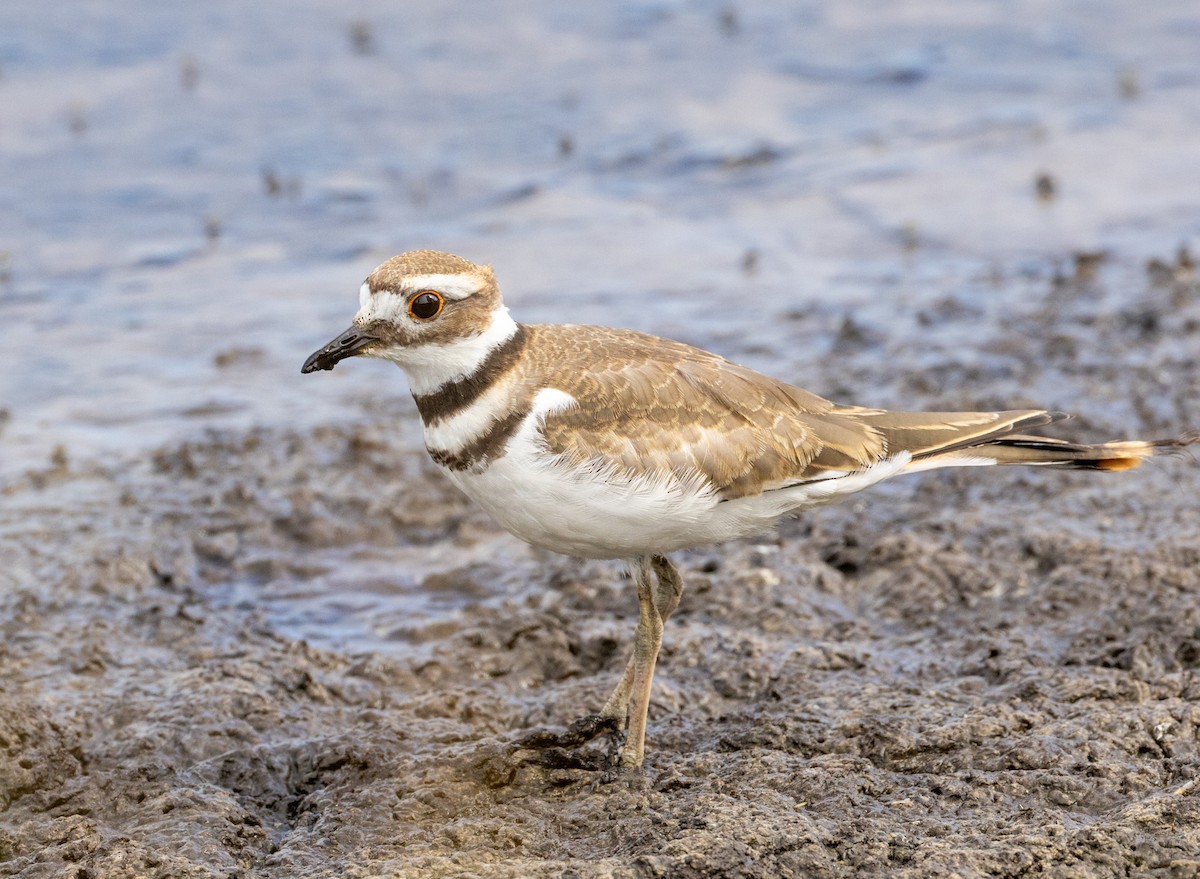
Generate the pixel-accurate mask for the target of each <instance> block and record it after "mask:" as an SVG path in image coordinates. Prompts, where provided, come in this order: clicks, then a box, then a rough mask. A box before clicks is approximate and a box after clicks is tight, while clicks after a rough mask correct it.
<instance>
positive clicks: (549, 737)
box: [509, 714, 625, 772]
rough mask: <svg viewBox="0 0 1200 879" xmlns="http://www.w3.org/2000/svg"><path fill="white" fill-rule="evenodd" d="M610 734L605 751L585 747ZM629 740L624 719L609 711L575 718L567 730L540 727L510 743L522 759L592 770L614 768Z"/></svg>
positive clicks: (549, 765) (554, 765)
mask: <svg viewBox="0 0 1200 879" xmlns="http://www.w3.org/2000/svg"><path fill="white" fill-rule="evenodd" d="M601 736H607V737H608V748H607V749H606V750H605V751H604V752H598V751H596V750H594V749H584V748H583V746H584V745H587V744H588V743H590V742H592V741H594V740H596V739H598V738H600V737H601ZM624 741H625V733H624V732H623V731H622V730H621V724H620V722H619V721H618V720H617V719H616V718H615V717H611V716H609V715H605V714H588V715H585V716H584V717H580V718H579V719H578V720H575V721H573V722H572V723H571V724H570V726H568V727H567V728H566V729H564V730H552V729H537V730H534V731H533V732H531V733H527V734H526V735H524V736H522V737H521V738H519V739H517V740H516V741H514V742H513V743H512V744H511V745H510V746H509V753H510V754H519V753H521V752H526V753H524V754H522V755H521V757H520V760H519V762H520V763H523V764H532V765H535V766H541V767H543V768H546V769H583V770H587V771H592V772H598V771H606V770H610V769H612V768H613V767H614V766H615V765H616V762H617V755H618V753H619V752H620V749H621V745H622V744H623V743H624Z"/></svg>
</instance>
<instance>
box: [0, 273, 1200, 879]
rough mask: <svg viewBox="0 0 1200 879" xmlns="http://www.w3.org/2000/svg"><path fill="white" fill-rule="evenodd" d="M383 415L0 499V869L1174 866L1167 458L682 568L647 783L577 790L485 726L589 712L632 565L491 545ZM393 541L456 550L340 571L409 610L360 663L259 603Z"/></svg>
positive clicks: (787, 530) (959, 499) (963, 490)
mask: <svg viewBox="0 0 1200 879" xmlns="http://www.w3.org/2000/svg"><path fill="white" fill-rule="evenodd" d="M1164 295H1165V294H1164ZM1170 295H1171V296H1174V300H1171V301H1174V302H1175V305H1174V306H1173V307H1172V310H1171V312H1170V313H1168V312H1167V311H1166V310H1165V309H1166V305H1165V303H1167V302H1168V301H1169V298H1170V297H1169V296H1168V297H1167V298H1163V299H1162V300H1161V301H1162V302H1163V303H1164V305H1163V310H1162V312H1161V313H1160V314H1159V318H1160V319H1159V320H1158V321H1157V322H1156V324H1155V325H1156V326H1157V327H1158V328H1159V329H1158V330H1157V331H1156V335H1155V338H1154V340H1152V341H1151V342H1148V343H1147V344H1148V346H1149V347H1148V348H1146V349H1144V351H1151V352H1153V351H1156V350H1157V351H1162V352H1170V351H1171V350H1173V346H1175V345H1176V344H1178V343H1182V342H1184V341H1187V342H1188V344H1190V343H1191V341H1192V340H1194V337H1195V333H1196V332H1197V327H1198V326H1200V323H1198V322H1196V321H1194V320H1191V319H1187V318H1186V316H1187V315H1188V314H1192V313H1193V312H1196V310H1197V308H1198V307H1200V306H1198V305H1197V303H1198V302H1200V297H1197V296H1196V291H1195V288H1194V286H1193V287H1177V288H1176V289H1174V290H1173V292H1171V293H1170ZM1058 296H1060V294H1058V293H1055V292H1054V290H1053V288H1052V287H1048V288H1047V300H1046V301H1047V302H1050V301H1053V300H1054V299H1055V297H1058ZM1142 301H1143V302H1145V301H1147V300H1145V299H1143V300H1142ZM1180 317H1183V318H1185V319H1179V318H1180ZM1104 326H1113V327H1117V326H1118V324H1116V323H1114V324H1111V325H1110V324H1106V323H1103V322H1097V323H1094V324H1093V326H1092V328H1091V329H1090V330H1088V332H1091V333H1092V334H1093V338H1092V340H1091V341H1092V342H1093V343H1101V342H1103V341H1104V339H1103V331H1102V330H1099V329H1097V327H1104ZM1075 332H1077V333H1078V332H1082V330H1080V329H1079V328H1078V327H1076V329H1075ZM1113 332H1118V333H1121V332H1126V330H1124V329H1120V328H1119V327H1118V329H1115V330H1113ZM1008 333H1012V337H1011V338H1009V339H1008V342H1009V344H1012V345H1018V344H1021V343H1022V341H1023V340H1024V339H1025V338H1026V337H1024V336H1022V327H1021V326H1020V324H1019V322H1018V323H1017V324H1014V325H1013V326H1012V327H1009V328H999V329H995V330H994V332H993V335H992V336H991V337H989V338H988V339H986V340H985V343H986V344H988V345H991V346H993V347H994V346H995V345H997V344H998V343H999V342H1000V341H1001V340H1003V338H1004V337H1005V336H1006V334H1008ZM1185 337H1186V338H1185ZM1073 350H1076V351H1077V352H1084V351H1094V352H1097V353H1095V354H1094V355H1087V354H1084V353H1077V354H1076V355H1075V356H1074V357H1068V358H1060V359H1059V360H1058V361H1056V362H1055V363H1054V364H1052V365H1046V366H1044V367H1043V369H1044V370H1059V371H1061V372H1062V373H1063V374H1064V375H1068V374H1071V373H1073V372H1075V371H1077V370H1083V369H1084V368H1085V367H1086V366H1087V360H1088V358H1089V357H1091V356H1095V357H1096V358H1097V359H1105V358H1106V355H1103V354H1102V352H1103V351H1105V350H1107V349H1105V348H1104V347H1103V345H1100V344H1089V345H1087V346H1081V347H1078V348H1076V349H1073ZM850 356H852V355H850ZM964 365H965V364H959V367H960V368H961V367H962V366H964ZM1173 368H1174V369H1175V373H1174V376H1173V379H1172V380H1173V381H1174V382H1175V383H1176V385H1177V387H1179V388H1180V389H1186V388H1195V387H1196V385H1197V383H1198V382H1200V368H1198V366H1197V363H1196V362H1195V361H1192V362H1190V363H1187V364H1179V363H1175V364H1174V367H1173ZM1085 371H1086V370H1085ZM1089 375H1090V376H1091V378H1090V379H1089V380H1091V381H1100V382H1103V381H1105V380H1106V375H1105V374H1104V373H1103V372H1101V373H1098V374H1097V373H1095V372H1091V373H1089ZM1119 375H1126V373H1125V372H1123V371H1120V370H1115V369H1114V370H1113V372H1112V374H1111V376H1107V377H1108V378H1112V379H1113V382H1114V384H1115V386H1117V387H1118V388H1120V389H1121V391H1122V393H1125V392H1126V391H1128V390H1130V389H1129V388H1127V387H1121V386H1122V384H1123V383H1128V382H1133V383H1134V384H1136V383H1137V381H1138V379H1137V377H1136V376H1134V377H1133V378H1129V377H1128V376H1127V377H1126V378H1124V379H1118V378H1117V376H1119ZM897 380H900V379H897ZM999 384H1001V385H1002V384H1003V381H1000V382H999ZM981 393H982V395H983V396H984V397H985V398H986V397H987V395H988V391H987V388H986V387H984V388H983V389H982V391H981ZM918 402H926V401H923V400H918ZM396 406H397V407H399V408H403V406H404V404H403V402H402V398H401V397H399V396H398V397H397V403H396ZM1164 420H1165V421H1167V422H1168V423H1167V424H1166V425H1163V429H1168V430H1169V429H1174V428H1175V424H1173V423H1170V416H1169V415H1168V416H1167V417H1166V418H1165V419H1164ZM393 424H394V422H393V421H392V420H391V419H390V418H388V419H384V420H380V421H376V422H369V421H363V422H361V423H357V424H354V425H351V426H346V425H341V426H337V427H334V426H327V427H323V428H319V429H316V430H312V431H281V430H278V429H259V430H253V431H249V432H244V433H239V432H214V433H210V434H209V435H207V436H203V437H198V438H197V439H196V440H194V441H192V442H188V443H185V444H182V445H179V446H175V447H168V448H163V449H160V450H159V451H158V452H156V453H154V454H153V455H150V456H148V457H142V458H138V459H128V460H115V461H108V462H103V463H91V464H83V463H81V464H73V463H71V462H70V461H60V462H59V463H58V464H57V465H52V466H49V467H47V468H43V469H42V470H40V471H38V472H36V473H31V474H27V476H26V478H25V480H24V481H22V482H15V483H12V484H10V485H9V486H8V487H7V488H6V489H5V496H4V501H5V503H4V505H3V509H4V512H3V515H2V517H0V525H2V527H3V529H4V541H3V550H2V554H3V558H2V559H0V570H2V571H3V572H4V573H3V574H0V577H2V578H3V581H4V588H3V591H2V593H0V594H2V598H0V601H2V602H3V606H2V616H0V619H2V620H3V623H2V625H3V629H2V632H0V634H2V641H0V667H2V669H3V675H2V676H0V681H2V684H0V748H2V749H3V758H4V759H3V761H0V806H3V811H2V812H0V818H2V820H0V875H4V876H21V877H35V876H58V875H73V876H126V875H128V876H163V877H167V876H197V877H198V876H255V877H270V876H281V877H282V876H323V875H343V876H374V875H397V876H414V877H416V876H422V877H424V876H513V877H516V876H560V875H576V876H631V877H632V876H639V877H640V876H651V875H665V876H738V875H741V876H804V875H814V874H815V875H832V876H836V875H854V874H862V873H872V872H887V873H888V874H890V875H901V876H904V875H911V876H930V875H946V876H950V875H955V876H962V875H980V876H982V875H992V876H995V875H1000V876H1018V875H1028V874H1029V873H1030V872H1046V873H1047V874H1049V875H1062V876H1068V875H1070V876H1092V875H1119V874H1129V873H1133V874H1138V875H1159V876H1164V877H1165V876H1187V875H1195V874H1196V873H1197V871H1200V858H1198V854H1197V853H1200V830H1198V829H1197V828H1200V797H1198V796H1197V794H1196V793H1195V784H1196V779H1197V778H1200V774H1198V773H1200V750H1198V747H1197V742H1198V730H1200V681H1197V679H1196V675H1195V671H1196V668H1197V666H1198V665H1200V608H1198V604H1197V601H1196V594H1197V589H1198V588H1200V582H1198V577H1200V575H1198V574H1197V571H1198V566H1197V562H1200V548H1198V547H1197V544H1196V540H1195V536H1196V534H1197V533H1200V511H1198V509H1197V507H1196V505H1195V503H1194V498H1193V493H1192V492H1191V491H1190V490H1189V489H1188V486H1189V485H1191V484H1192V483H1193V482H1194V479H1195V462H1194V460H1190V459H1188V458H1186V457H1182V458H1178V459H1171V460H1165V461H1161V462H1155V463H1154V464H1153V465H1151V466H1148V467H1145V468H1143V469H1141V470H1139V471H1137V472H1135V473H1130V474H1121V475H1116V476H1110V477H1107V478H1098V477H1094V476H1091V475H1088V474H1072V473H1028V472H1021V471H1011V472H1005V473H989V474H986V478H985V477H981V476H979V475H978V474H974V473H969V472H954V473H948V474H929V475H927V476H925V477H923V478H919V479H913V480H908V481H903V482H898V483H896V484H891V485H888V486H884V487H882V488H881V489H878V490H875V491H873V492H870V493H868V494H864V495H862V496H860V497H859V498H856V499H855V500H854V501H853V502H852V503H850V504H847V505H844V506H842V507H834V508H830V509H828V510H822V511H816V512H814V513H811V514H809V515H806V516H805V517H803V518H801V519H799V520H797V521H794V522H789V523H786V524H785V525H783V526H782V527H781V529H780V531H779V532H778V533H777V534H774V535H768V536H765V537H763V538H761V539H759V540H754V541H744V542H740V543H735V544H730V545H727V546H724V547H718V548H711V549H702V550H695V551H691V552H686V553H681V554H679V559H678V560H679V562H680V565H681V569H682V571H683V573H684V577H685V582H686V592H685V595H684V599H683V603H682V605H681V607H680V609H679V611H678V613H677V615H676V616H675V617H674V618H673V619H672V620H671V623H670V625H669V627H668V631H667V636H666V642H665V648H664V655H663V659H662V662H661V665H660V672H659V676H658V678H657V679H656V689H655V694H654V699H653V703H652V708H651V727H650V738H649V746H650V750H649V756H648V760H647V765H646V771H645V774H644V776H641V777H638V778H632V779H631V778H624V779H619V780H617V781H615V782H610V783H601V782H600V781H598V776H597V774H596V773H591V772H585V771H578V770H564V769H545V768H540V767H538V766H534V765H530V764H520V763H514V762H512V758H511V756H510V755H509V753H508V751H507V743H509V742H511V741H513V740H514V739H515V738H516V737H518V736H519V735H520V734H522V733H524V732H527V731H528V730H529V729H531V728H534V727H538V726H543V725H551V726H554V725H562V724H565V723H567V722H569V721H570V720H572V719H573V718H574V717H575V716H577V715H579V714H582V713H584V712H585V711H588V710H592V709H594V708H595V706H596V705H597V704H598V702H599V701H600V700H601V699H602V698H603V696H604V694H605V692H606V690H607V688H608V687H609V686H611V683H612V681H613V680H614V679H615V677H616V675H617V674H618V673H619V671H620V669H621V667H622V663H623V660H624V652H625V650H626V649H627V646H628V644H629V639H630V637H631V634H632V625H633V615H634V612H635V608H636V602H635V601H634V599H633V596H632V595H631V588H630V584H629V583H628V582H627V581H625V580H624V579H623V578H622V576H621V573H620V570H619V566H617V565H614V564H608V563H598V562H579V561H576V560H572V559H567V558H560V557H556V556H552V555H549V554H541V553H533V552H532V551H528V552H527V551H525V550H523V549H520V548H514V547H513V546H509V547H508V549H507V552H509V553H510V555H508V556H505V555H504V554H503V552H502V553H500V554H499V555H493V553H494V548H495V547H496V546H502V547H503V546H505V545H506V544H507V542H508V540H509V538H507V537H506V536H504V535H502V534H500V533H499V532H497V531H496V529H495V527H494V526H493V525H491V524H490V522H489V521H488V520H487V519H486V517H484V516H483V515H482V514H481V513H480V512H478V511H477V510H475V509H473V508H472V507H471V506H470V504H469V503H467V502H466V501H465V500H464V499H462V498H460V497H459V496H457V495H456V494H455V493H454V491H453V490H452V489H451V488H450V487H449V486H448V485H447V484H446V483H445V481H444V480H442V479H441V478H440V477H439V476H438V474H437V473H435V472H434V471H433V470H432V467H431V466H430V465H429V464H428V463H427V462H426V461H425V460H424V458H423V455H422V454H421V453H420V451H419V450H418V449H415V448H413V446H412V445H411V444H410V443H409V442H408V438H407V437H405V436H403V435H402V432H401V433H400V434H398V433H397V431H395V430H394V429H393ZM1068 429H1069V430H1074V431H1079V432H1080V433H1084V432H1089V431H1090V430H1091V429H1092V428H1091V426H1089V425H1086V424H1078V423H1072V424H1071V426H1070V427H1069V428H1068ZM1155 429H1157V428H1155ZM1139 432H1141V430H1140V429H1139ZM364 486H371V487H372V488H373V491H370V492H365V491H364V490H363V487H364ZM481 547H482V548H483V550H484V552H483V553H482V554H480V553H479V552H478V550H479V548H481ZM397 548H400V549H404V548H407V549H410V550H412V552H413V553H414V554H415V555H416V556H421V555H425V556H429V555H430V554H437V553H439V552H441V553H443V555H444V556H445V557H446V558H450V559H454V558H455V557H456V555H460V556H461V558H465V559H469V561H467V562H466V563H463V564H450V566H449V567H447V568H445V569H444V570H440V571H437V572H433V573H424V574H422V575H420V577H419V578H414V577H412V576H411V572H410V571H406V569H404V568H403V567H402V566H398V567H397V568H396V569H395V570H394V571H393V574H392V576H391V577H390V579H389V578H388V577H387V576H386V575H381V579H380V580H379V581H378V582H374V583H370V582H368V583H366V584H365V586H366V589H367V591H368V592H369V591H371V590H386V589H388V588H389V585H388V584H389V582H390V584H391V585H390V588H392V589H398V590H404V589H407V588H413V589H415V590H417V591H419V592H421V593H423V594H425V595H426V596H427V597H429V596H432V598H430V603H429V604H428V605H427V606H425V608H424V610H421V611H419V612H414V613H413V615H412V617H411V619H410V620H409V621H408V622H407V623H405V624H400V625H395V626H391V627H389V628H387V629H386V630H381V631H380V632H378V633H377V635H376V637H377V639H378V640H376V641H374V642H370V643H369V644H368V645H367V646H366V647H365V649H355V646H356V645H355V644H354V643H342V644H340V645H338V646H330V644H326V646H316V645H314V644H309V643H305V642H304V641H302V640H296V639H295V638H293V637H289V636H286V635H283V634H281V630H286V627H287V626H288V625H289V624H290V623H289V621H288V618H287V614H288V613H289V607H291V602H292V600H293V599H289V597H288V594H287V593H286V590H284V591H280V590H281V584H292V586H291V588H293V589H296V590H301V591H300V592H298V593H297V594H299V595H301V596H302V594H303V593H302V587H303V584H304V583H306V582H307V583H312V582H325V583H328V582H331V581H330V578H335V577H336V576H337V572H338V570H339V566H342V565H353V564H355V563H356V562H355V560H356V559H358V560H361V558H362V556H363V555H364V554H366V555H370V554H371V553H372V552H378V553H383V554H384V555H383V556H382V558H384V559H386V553H387V552H389V551H399V550H398V549H397ZM347 553H349V555H347ZM473 553H474V554H473ZM523 553H526V554H523ZM489 555H491V556H492V558H493V560H492V561H489V560H488V557H489ZM358 582H359V586H360V587H362V586H363V585H364V584H363V583H362V581H361V580H360V581H358ZM340 597H341V600H343V601H345V602H346V603H347V605H348V606H351V605H353V602H354V601H355V600H356V596H355V591H354V589H353V585H351V587H348V588H347V590H346V592H345V593H344V594H342V595H341V596H340ZM319 622H320V620H319V619H314V621H311V622H310V624H311V625H318V624H319ZM312 640H314V641H320V640H321V639H319V638H314V639H312ZM331 640H336V639H331ZM388 644H390V645H391V647H387V646H386V645H388ZM380 645H383V646H382V647H381V646H380Z"/></svg>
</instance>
